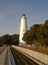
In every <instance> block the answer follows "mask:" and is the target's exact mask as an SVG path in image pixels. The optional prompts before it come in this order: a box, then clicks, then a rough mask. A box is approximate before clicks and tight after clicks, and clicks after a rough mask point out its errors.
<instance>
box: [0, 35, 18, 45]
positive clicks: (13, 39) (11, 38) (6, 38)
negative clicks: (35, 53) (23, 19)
mask: <svg viewBox="0 0 48 65" xmlns="http://www.w3.org/2000/svg"><path fill="white" fill-rule="evenodd" d="M18 43H19V35H18V34H14V35H9V34H6V35H3V36H1V37H0V45H1V44H5V45H12V44H14V45H18Z"/></svg>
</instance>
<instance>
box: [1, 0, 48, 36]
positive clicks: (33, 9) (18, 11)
mask: <svg viewBox="0 0 48 65" xmlns="http://www.w3.org/2000/svg"><path fill="white" fill-rule="evenodd" d="M23 14H25V15H26V17H27V25H28V28H29V27H31V26H32V25H33V24H40V23H44V21H45V20H46V19H48V0H0V36H2V35H4V34H18V33H19V30H20V19H21V16H22V15H23Z"/></svg>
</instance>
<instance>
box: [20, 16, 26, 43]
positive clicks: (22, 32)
mask: <svg viewBox="0 0 48 65" xmlns="http://www.w3.org/2000/svg"><path fill="white" fill-rule="evenodd" d="M26 31H27V19H26V16H25V15H23V16H22V18H21V25H20V36H19V42H20V43H22V44H24V43H25V42H24V41H23V40H22V38H23V36H24V33H25V32H26Z"/></svg>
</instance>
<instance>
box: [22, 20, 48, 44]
mask: <svg viewBox="0 0 48 65" xmlns="http://www.w3.org/2000/svg"><path fill="white" fill-rule="evenodd" d="M23 40H24V41H26V43H27V44H32V43H33V41H36V42H39V43H40V44H41V45H48V20H46V21H45V23H44V24H34V25H33V26H32V27H30V30H28V31H27V32H26V33H25V34H24V37H23Z"/></svg>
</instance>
